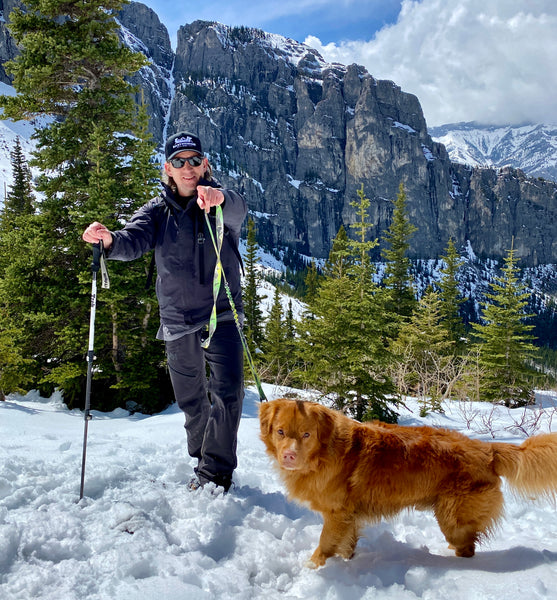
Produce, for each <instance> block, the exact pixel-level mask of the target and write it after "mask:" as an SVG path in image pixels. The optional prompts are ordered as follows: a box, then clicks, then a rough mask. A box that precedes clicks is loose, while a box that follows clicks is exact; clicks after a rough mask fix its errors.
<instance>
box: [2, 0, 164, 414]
mask: <svg viewBox="0 0 557 600" xmlns="http://www.w3.org/2000/svg"><path fill="white" fill-rule="evenodd" d="M122 5H123V2H122V1H120V0H108V1H105V2H102V3H101V2H98V1H96V0H94V1H93V2H87V3H83V2H75V3H67V2H63V1H62V0H49V1H48V2H45V1H44V0H27V2H26V10H25V11H23V10H20V9H15V10H14V11H13V12H12V13H11V15H10V22H11V23H10V31H11V32H12V34H13V35H14V37H15V39H16V41H17V43H18V46H19V47H20V49H21V53H20V54H19V55H18V56H17V57H16V58H15V59H14V60H13V61H10V62H9V63H8V64H7V65H6V68H7V69H8V71H9V72H10V73H11V74H12V75H13V78H14V79H13V83H14V87H15V88H16V91H17V95H16V96H13V97H8V96H4V97H1V98H0V105H1V106H2V108H3V109H4V117H5V118H6V117H8V118H10V119H13V120H18V119H32V118H35V117H49V119H43V121H42V122H43V123H45V125H44V126H42V127H39V128H38V129H37V130H36V131H35V134H34V136H33V137H34V138H35V139H36V141H37V150H36V151H35V153H34V157H33V160H32V161H31V162H30V164H31V165H32V166H35V167H37V168H38V169H39V170H40V171H41V174H40V176H39V178H38V179H37V184H36V185H37V189H38V191H40V192H42V194H43V199H42V201H41V203H40V205H39V206H38V211H37V214H36V215H31V216H30V217H29V219H27V221H26V228H25V229H24V230H22V231H21V232H20V233H19V235H18V236H17V239H12V248H11V250H12V253H14V254H15V255H16V256H17V257H18V258H17V260H15V261H14V263H13V264H10V268H9V269H7V271H6V277H7V278H8V279H9V280H8V281H7V282H6V286H7V287H8V288H9V289H10V293H9V294H7V293H4V292H2V289H1V288H0V303H1V305H2V306H3V307H4V309H5V315H6V318H7V319H8V320H9V321H11V322H12V324H15V323H16V321H17V320H19V322H20V324H21V326H22V329H23V331H24V338H25V339H23V340H22V341H21V342H20V343H21V348H22V349H23V352H24V353H23V355H24V356H25V357H27V358H30V359H31V360H33V362H34V373H35V377H34V380H33V381H32V385H33V386H35V387H38V388H39V389H40V390H41V391H42V392H44V393H50V392H51V391H52V389H54V387H58V388H60V389H61V390H62V391H63V393H64V399H65V401H66V402H67V403H68V404H69V405H72V404H73V403H76V404H80V403H81V402H82V400H83V396H84V383H85V371H86V364H85V360H84V359H85V349H86V345H87V334H88V314H89V301H88V300H89V294H90V281H91V274H90V271H89V265H90V257H91V249H90V247H89V246H88V245H87V244H85V243H83V241H82V240H81V233H82V231H83V229H84V228H85V227H86V226H87V225H88V224H89V223H90V222H91V221H93V220H98V221H101V222H103V223H104V224H105V225H107V226H108V227H109V228H119V227H120V226H121V223H122V221H125V220H126V219H127V218H128V217H129V216H130V215H131V213H132V212H133V211H134V210H135V209H136V208H137V207H138V206H139V205H141V204H142V203H143V202H144V201H145V199H146V198H147V196H148V195H152V192H153V185H152V183H151V182H152V180H153V178H154V177H153V175H154V171H153V169H154V166H153V165H152V164H151V162H150V160H149V159H147V158H146V156H147V154H152V152H153V150H154V145H153V143H152V141H148V140H147V139H146V138H145V136H143V138H142V135H143V134H142V133H141V132H142V131H143V130H144V128H145V124H144V118H145V117H144V116H141V114H139V113H138V110H137V107H136V105H135V102H134V89H133V88H132V86H131V85H130V84H129V83H128V82H127V80H126V78H127V77H128V76H129V75H131V74H132V73H133V72H135V71H136V70H137V69H139V68H140V67H141V66H142V65H143V64H145V61H146V59H145V58H144V57H143V56H142V55H141V54H139V53H135V52H133V51H131V50H130V49H128V48H126V47H125V46H123V45H122V44H121V42H120V41H119V38H118V24H117V22H116V20H115V18H114V14H115V13H116V12H117V11H118V10H119V9H121V7H122ZM139 172H141V173H142V174H143V177H138V176H137V174H138V173H139ZM140 180H141V182H142V183H141V184H140ZM110 271H111V280H112V281H111V283H112V287H111V289H110V290H103V291H102V293H100V294H99V304H98V308H97V326H96V336H95V346H96V356H97V363H98V368H97V369H96V372H95V378H94V382H93V384H94V386H96V388H97V390H98V391H102V392H103V393H102V394H96V397H97V398H102V399H103V402H104V404H103V405H102V406H96V408H102V409H111V408H114V406H115V405H118V404H122V403H123V401H124V400H125V399H130V400H135V401H137V402H138V403H139V404H142V405H143V407H144V408H145V409H146V410H148V409H149V408H150V407H151V408H152V404H151V406H149V403H153V402H156V401H161V402H163V405H164V403H168V401H169V398H170V396H169V397H166V396H165V392H164V390H165V389H166V388H165V385H166V384H165V382H167V378H166V379H165V376H164V369H163V364H162V363H163V360H164V352H163V347H162V344H160V343H157V342H156V341H155V340H154V339H153V331H154V330H155V331H156V328H155V321H156V319H151V318H150V317H147V316H146V314H145V311H147V307H150V308H149V311H150V313H149V314H152V312H153V304H152V303H153V301H154V300H153V292H152V290H151V291H150V292H149V293H146V292H145V291H143V290H142V287H144V282H145V262H142V261H136V262H135V263H130V264H125V265H124V264H121V263H116V262H114V263H111V264H110ZM4 289H5V288H4ZM139 290H141V291H139ZM146 323H147V324H148V325H147V327H148V328H149V333H148V337H149V340H150V341H149V343H148V344H147V346H148V347H146V346H143V347H141V343H137V344H136V342H135V340H136V339H137V340H145V339H146V336H147V331H146V329H145V324H146ZM138 331H140V332H141V333H140V334H139V335H137V334H138ZM134 336H137V337H134ZM138 346H139V347H138ZM143 361H144V362H143ZM155 381H156V382H157V384H156V385H154V383H153V382H155ZM159 390H163V391H159ZM161 395H163V396H165V397H164V398H161Z"/></svg>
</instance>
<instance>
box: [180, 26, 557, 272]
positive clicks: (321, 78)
mask: <svg viewBox="0 0 557 600" xmlns="http://www.w3.org/2000/svg"><path fill="white" fill-rule="evenodd" d="M174 78H175V82H176V91H175V97H174V101H173V103H172V109H171V112H170V123H169V127H170V130H176V129H178V128H186V129H192V130H194V131H197V132H198V133H199V135H201V137H202V138H203V139H204V140H205V144H206V146H207V150H208V151H209V152H210V153H211V158H212V160H213V163H215V164H216V165H218V170H219V171H220V173H219V174H220V175H221V178H222V179H225V180H227V183H229V184H231V185H236V186H237V187H240V188H241V189H242V191H243V192H244V193H245V194H246V196H247V198H248V202H249V205H250V208H251V210H252V214H253V215H254V216H255V218H256V221H257V225H258V230H259V232H260V235H262V236H263V238H264V240H265V242H266V244H268V245H269V246H272V247H277V246H279V247H280V246H285V245H289V246H291V247H293V248H295V249H296V250H297V251H298V252H300V253H303V254H308V255H311V256H314V257H325V256H327V254H328V251H329V249H330V246H331V241H332V239H333V238H334V236H335V235H336V233H337V231H338V229H339V227H340V225H342V224H344V225H345V226H346V227H349V225H350V224H351V223H353V222H354V220H355V214H354V209H353V207H352V206H351V202H353V201H354V200H356V199H357V190H358V189H359V188H360V187H361V186H362V185H363V186H364V192H365V194H366V196H367V197H368V198H369V199H370V200H371V208H370V217H371V221H372V222H373V223H374V228H373V231H372V236H373V237H381V233H382V231H383V230H384V229H385V228H386V227H388V225H389V223H390V220H391V215H392V205H393V200H394V199H395V198H396V196H397V193H398V187H399V184H400V183H401V182H402V183H403V184H404V187H405V191H406V193H407V197H408V211H409V216H410V219H411V220H412V222H413V223H414V224H415V225H416V226H417V227H418V231H417V232H416V234H415V235H414V236H413V238H412V245H411V255H412V257H414V258H432V257H437V256H439V255H440V254H442V253H443V251H444V249H445V248H446V245H447V242H448V240H449V238H451V237H452V238H453V239H454V240H455V242H456V243H457V245H460V246H464V245H465V244H466V243H467V242H468V241H469V242H470V244H471V246H472V247H473V248H474V251H475V252H476V254H477V255H478V256H480V257H481V256H485V257H494V258H499V257H502V256H504V255H505V254H506V251H507V250H508V248H510V246H511V243H513V244H514V248H515V249H516V254H517V256H519V257H520V258H521V264H523V265H537V264H541V263H554V262H557V242H556V241H555V227H556V224H557V223H556V220H555V218H556V216H557V215H556V202H555V201H556V200H557V186H556V185H555V184H554V183H551V182H545V181H539V180H535V179H529V178H527V177H525V176H524V174H522V173H521V172H520V171H517V170H512V169H508V168H506V169H502V170H495V169H472V168H467V167H465V166H462V165H458V164H455V163H452V162H451V161H450V159H449V156H448V154H447V152H446V150H445V148H444V146H442V145H441V144H438V143H436V142H434V141H432V139H431V137H430V136H429V135H428V132H427V127H426V123H425V120H424V117H423V113H422V110H421V107H420V104H419V102H418V100H417V98H416V97H415V96H413V95H410V94H407V93H404V92H402V91H401V90H400V88H399V87H398V86H396V85H395V84H394V83H392V82H390V81H378V80H376V79H375V78H373V77H372V76H371V75H370V74H369V73H368V72H367V71H366V70H365V69H364V68H363V67H359V66H357V65H351V66H348V67H344V66H341V65H330V64H326V63H325V62H324V61H323V60H322V58H321V57H320V56H319V55H318V54H317V53H316V52H315V51H314V50H312V49H310V48H308V47H306V46H304V45H303V44H298V43H296V42H293V41H292V40H286V39H285V38H282V37H280V36H274V35H271V34H267V33H264V32H262V31H258V30H252V29H247V28H229V27H225V26H223V25H219V24H215V23H207V22H195V23H192V24H190V25H185V26H183V27H182V28H180V31H179V34H178V45H177V51H176V61H175V69H174ZM513 240H514V241H513Z"/></svg>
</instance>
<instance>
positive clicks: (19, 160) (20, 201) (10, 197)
mask: <svg viewBox="0 0 557 600" xmlns="http://www.w3.org/2000/svg"><path fill="white" fill-rule="evenodd" d="M10 162H11V167H12V176H13V184H12V185H11V186H10V190H9V192H8V193H7V194H6V198H5V202H4V206H3V207H2V210H1V211H0V235H1V234H2V231H4V232H6V231H8V230H9V229H13V228H15V227H17V224H16V220H17V219H18V217H26V216H29V215H32V214H33V212H34V210H35V196H34V194H33V188H32V186H31V170H30V169H29V165H28V164H27V161H26V159H25V155H24V154H23V150H22V148H21V141H20V139H19V136H17V137H16V139H15V145H14V148H13V150H12V151H11V152H10Z"/></svg>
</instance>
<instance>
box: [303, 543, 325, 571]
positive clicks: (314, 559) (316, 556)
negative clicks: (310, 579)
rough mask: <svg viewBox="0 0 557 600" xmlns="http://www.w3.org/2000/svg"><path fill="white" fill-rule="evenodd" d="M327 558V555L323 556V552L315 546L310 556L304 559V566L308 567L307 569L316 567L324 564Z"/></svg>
mask: <svg viewBox="0 0 557 600" xmlns="http://www.w3.org/2000/svg"><path fill="white" fill-rule="evenodd" d="M327 558H328V557H327V556H325V554H323V552H321V550H319V548H317V550H316V551H315V552H314V553H313V554H312V555H311V558H309V559H308V560H307V561H306V567H308V569H318V568H319V567H322V566H323V565H324V564H325V561H326V560H327Z"/></svg>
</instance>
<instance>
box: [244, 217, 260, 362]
mask: <svg viewBox="0 0 557 600" xmlns="http://www.w3.org/2000/svg"><path fill="white" fill-rule="evenodd" d="M257 251H258V245H257V240H256V235H255V223H254V221H253V219H251V218H250V219H248V232H247V245H246V260H245V271H246V281H245V285H244V295H243V302H244V316H245V335H246V340H247V342H248V346H249V349H250V352H251V354H252V356H253V355H254V352H255V350H256V349H257V348H258V347H259V346H260V345H261V343H262V341H263V326H262V323H263V313H262V312H261V308H260V302H261V296H259V295H258V293H257V288H258V286H259V275H258V272H257Z"/></svg>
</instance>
